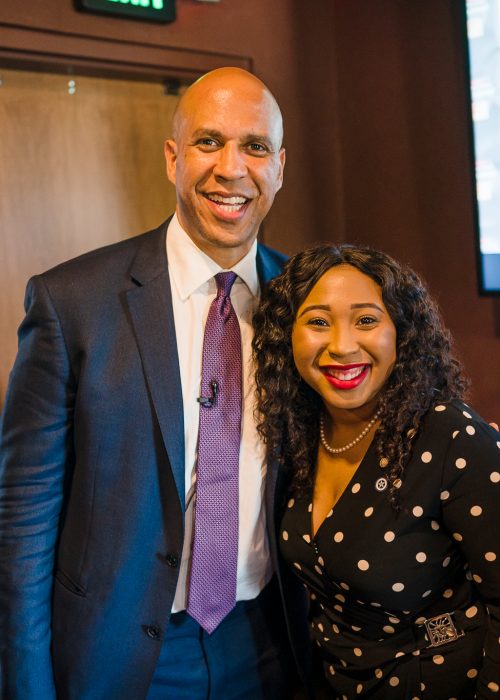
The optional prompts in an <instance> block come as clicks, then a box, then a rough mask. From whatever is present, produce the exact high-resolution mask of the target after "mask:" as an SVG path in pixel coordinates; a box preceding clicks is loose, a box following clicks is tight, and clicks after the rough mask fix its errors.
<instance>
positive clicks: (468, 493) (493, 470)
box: [441, 412, 500, 700]
mask: <svg viewBox="0 0 500 700" xmlns="http://www.w3.org/2000/svg"><path fill="white" fill-rule="evenodd" d="M471 413H472V412H471ZM464 415H467V417H468V420H467V421H466V422H465V424H464V425H463V426H461V427H460V429H459V430H457V431H456V434H455V436H454V438H453V440H452V441H451V447H450V449H449V450H448V455H447V459H446V465H445V472H444V485H443V490H442V494H441V497H442V499H443V501H442V502H443V519H444V523H445V525H446V526H447V528H448V530H449V531H450V533H451V534H452V536H453V538H454V539H455V541H456V542H457V544H458V546H459V547H460V548H461V550H462V552H463V554H464V557H465V560H466V561H467V564H468V566H469V569H470V574H471V576H472V579H473V581H474V583H475V585H476V586H477V590H478V592H479V595H480V596H481V598H482V600H483V602H484V603H485V605H486V607H487V609H488V612H489V629H488V633H487V635H486V638H485V641H484V661H483V666H482V668H481V669H480V670H479V674H478V682H477V691H476V692H477V694H476V697H477V698H478V699H480V700H487V699H488V700H490V699H491V700H493V698H498V697H499V691H500V449H499V447H500V436H499V434H498V433H496V432H495V431H494V430H493V429H492V428H490V427H489V426H487V425H486V424H485V423H484V422H483V421H482V420H480V419H479V418H478V417H473V416H472V415H471V414H469V413H467V412H465V413H464Z"/></svg>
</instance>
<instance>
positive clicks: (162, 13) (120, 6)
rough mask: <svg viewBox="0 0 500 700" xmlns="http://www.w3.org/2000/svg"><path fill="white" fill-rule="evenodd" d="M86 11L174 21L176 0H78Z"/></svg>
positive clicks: (79, 6)
mask: <svg viewBox="0 0 500 700" xmlns="http://www.w3.org/2000/svg"><path fill="white" fill-rule="evenodd" d="M76 6H77V8H78V9H79V10H83V11H84V12H98V13H105V14H109V15H115V16H120V17H132V18H135V19H138V20H141V19H144V20H148V21H150V22H172V21H173V20H174V19H175V0H76Z"/></svg>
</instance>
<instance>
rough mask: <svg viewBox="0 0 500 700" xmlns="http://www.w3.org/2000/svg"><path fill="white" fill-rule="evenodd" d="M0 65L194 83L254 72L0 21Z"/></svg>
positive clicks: (211, 59)
mask: <svg viewBox="0 0 500 700" xmlns="http://www.w3.org/2000/svg"><path fill="white" fill-rule="evenodd" d="M0 63H1V64H2V65H4V66H8V67H17V68H22V67H25V68H29V69H30V70H37V69H41V70H48V71H50V70H57V71H58V72H60V71H63V72H68V73H73V72H76V71H81V72H84V73H87V74H96V73H98V74H101V75H102V74H103V73H105V74H106V75H111V74H117V75H120V76H123V77H127V76H128V77H131V78H133V77H136V78H140V79H148V78H155V77H164V78H174V79H178V80H179V81H180V82H188V83H189V82H192V81H193V80H195V79H196V78H198V77H199V76H200V75H202V74H203V73H206V72H207V71H209V70H213V69H214V68H220V67H222V66H227V65H231V66H238V67H240V68H244V69H246V70H252V60H251V58H249V57H246V56H237V55H232V54H224V53H215V52H209V51H200V50H196V49H186V48H176V47H169V46H161V45H156V44H145V43H140V42H134V41H127V40H119V39H114V38H109V39H108V38H100V37H94V36H88V35H81V34H76V33H68V32H64V33H63V32H57V31H53V30H47V29H37V28H32V27H24V26H20V25H15V24H7V23H3V22H0Z"/></svg>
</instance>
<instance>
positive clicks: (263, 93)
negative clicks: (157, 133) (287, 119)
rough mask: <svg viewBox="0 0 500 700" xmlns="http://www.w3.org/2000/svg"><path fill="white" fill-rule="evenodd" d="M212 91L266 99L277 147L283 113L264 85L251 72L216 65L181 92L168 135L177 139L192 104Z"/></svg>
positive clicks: (281, 137) (280, 137)
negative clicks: (276, 137) (275, 132)
mask: <svg viewBox="0 0 500 700" xmlns="http://www.w3.org/2000/svg"><path fill="white" fill-rule="evenodd" d="M213 92H218V93H219V94H220V95H221V97H223V96H224V95H226V96H227V97H226V98H227V99H228V100H229V99H231V98H233V99H237V98H238V95H240V96H241V95H246V96H248V97H252V96H253V99H259V96H260V99H261V100H262V101H264V102H265V103H267V105H268V107H269V109H270V111H271V112H272V114H273V119H275V120H276V121H275V123H276V129H277V133H278V135H279V138H278V141H279V146H278V147H279V148H281V145H282V143H283V117H282V115H281V110H280V108H279V105H278V103H277V101H276V99H275V97H274V95H273V94H272V92H271V91H270V90H269V88H268V87H267V85H265V83H263V82H262V80H260V79H259V78H257V77H256V76H255V75H253V74H252V73H249V72H248V71H246V70H243V68H234V67H230V66H228V67H225V68H216V69H215V70H213V71H210V72H209V73H205V74H204V75H202V76H201V78H198V80H196V81H195V82H194V83H193V84H192V85H190V86H189V87H188V88H187V90H186V92H185V93H184V94H183V95H182V97H181V99H180V100H179V103H178V104H177V107H176V109H175V112H174V116H173V120H172V137H173V139H174V140H177V139H178V136H179V130H180V128H181V126H182V123H183V120H184V119H186V117H187V116H188V115H189V113H190V112H191V111H192V110H193V109H195V108H196V105H197V104H198V101H199V100H205V99H206V98H207V97H208V96H209V95H210V94H212V93H213Z"/></svg>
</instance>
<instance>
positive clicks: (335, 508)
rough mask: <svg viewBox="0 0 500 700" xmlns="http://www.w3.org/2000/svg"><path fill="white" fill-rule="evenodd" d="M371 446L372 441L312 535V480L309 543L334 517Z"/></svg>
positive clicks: (313, 540) (364, 464)
mask: <svg viewBox="0 0 500 700" xmlns="http://www.w3.org/2000/svg"><path fill="white" fill-rule="evenodd" d="M373 444H374V440H372V441H371V442H370V444H369V445H368V449H367V450H366V452H365V454H364V455H363V457H362V459H361V462H360V463H359V464H358V466H357V467H356V469H355V470H354V471H353V473H352V476H351V478H350V479H349V481H348V482H347V483H346V485H345V487H344V489H343V490H342V493H341V494H340V496H339V497H338V498H337V500H336V501H335V503H334V504H333V505H332V507H331V508H330V509H329V510H328V512H327V514H326V515H325V517H324V518H323V520H322V521H321V522H320V524H319V525H318V527H317V529H316V532H314V533H313V515H314V487H315V482H316V478H315V479H314V482H313V485H312V493H311V500H310V508H311V512H310V514H309V537H310V538H311V542H315V541H316V539H317V537H318V533H319V531H320V530H321V528H322V527H323V525H324V524H325V522H326V521H327V520H330V518H332V517H333V516H334V514H335V511H336V510H337V509H338V507H339V503H340V502H341V501H342V500H343V499H344V495H345V493H346V491H347V489H348V488H349V487H350V486H351V484H352V483H353V480H354V477H355V476H356V474H359V471H360V469H361V468H364V467H365V466H366V462H367V460H368V457H369V456H370V453H371V451H372V449H373Z"/></svg>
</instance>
